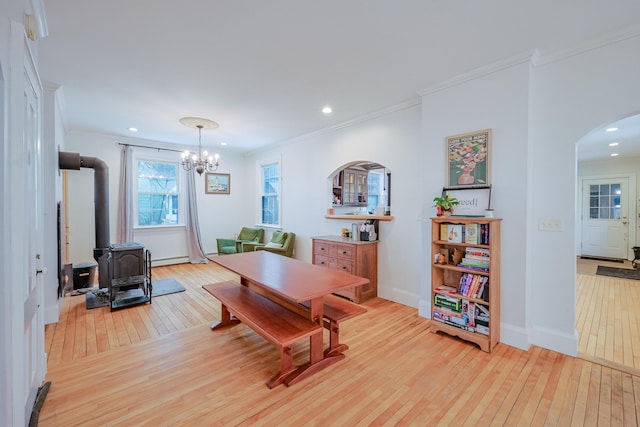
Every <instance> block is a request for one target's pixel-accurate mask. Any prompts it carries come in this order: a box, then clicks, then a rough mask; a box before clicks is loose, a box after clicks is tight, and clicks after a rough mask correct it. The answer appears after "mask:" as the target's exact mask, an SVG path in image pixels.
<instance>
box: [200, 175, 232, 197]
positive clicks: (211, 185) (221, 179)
mask: <svg viewBox="0 0 640 427" xmlns="http://www.w3.org/2000/svg"><path fill="white" fill-rule="evenodd" d="M204 192H205V194H229V193H230V192H231V175H230V174H228V173H207V174H206V175H205V181H204Z"/></svg>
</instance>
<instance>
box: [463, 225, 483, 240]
mask: <svg viewBox="0 0 640 427" xmlns="http://www.w3.org/2000/svg"><path fill="white" fill-rule="evenodd" d="M478 237H479V224H476V223H470V224H465V226H464V242H465V243H471V244H474V245H476V244H478Z"/></svg>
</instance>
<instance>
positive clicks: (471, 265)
mask: <svg viewBox="0 0 640 427" xmlns="http://www.w3.org/2000/svg"><path fill="white" fill-rule="evenodd" d="M490 261H491V257H490V256H489V249H486V248H473V247H470V248H466V250H465V253H464V257H462V259H461V260H460V262H459V263H458V267H461V268H466V269H469V270H476V271H484V272H488V271H489V266H490Z"/></svg>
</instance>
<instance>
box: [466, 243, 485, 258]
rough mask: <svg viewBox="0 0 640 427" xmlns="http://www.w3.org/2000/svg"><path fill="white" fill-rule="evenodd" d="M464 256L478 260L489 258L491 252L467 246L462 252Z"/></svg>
mask: <svg viewBox="0 0 640 427" xmlns="http://www.w3.org/2000/svg"><path fill="white" fill-rule="evenodd" d="M464 253H465V256H473V257H478V258H489V257H490V256H491V251H490V250H489V249H488V248H476V247H473V246H469V247H468V248H466V249H465V250H464Z"/></svg>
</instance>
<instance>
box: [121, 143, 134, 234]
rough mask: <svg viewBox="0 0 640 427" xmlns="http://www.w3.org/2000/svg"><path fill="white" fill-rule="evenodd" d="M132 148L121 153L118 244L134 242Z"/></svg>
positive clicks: (123, 148)
mask: <svg viewBox="0 0 640 427" xmlns="http://www.w3.org/2000/svg"><path fill="white" fill-rule="evenodd" d="M131 157H132V156H131V147H129V146H128V145H123V146H122V150H121V152H120V191H119V192H118V233H117V239H118V243H126V242H133V166H132V164H131Z"/></svg>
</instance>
